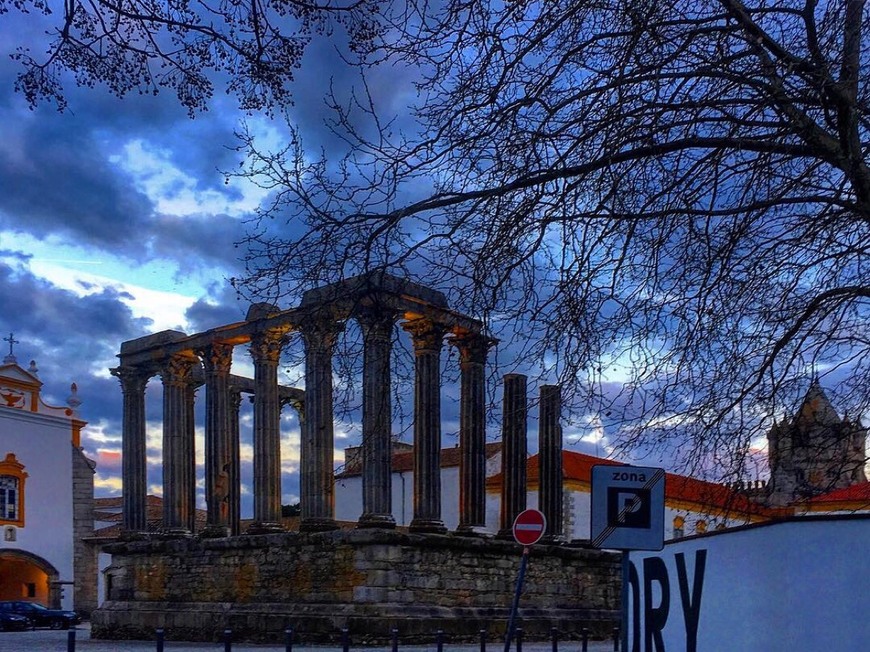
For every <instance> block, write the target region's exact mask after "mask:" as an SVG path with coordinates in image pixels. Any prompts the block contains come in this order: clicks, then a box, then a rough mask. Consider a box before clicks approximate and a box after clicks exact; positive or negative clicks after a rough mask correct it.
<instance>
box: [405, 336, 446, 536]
mask: <svg viewBox="0 0 870 652" xmlns="http://www.w3.org/2000/svg"><path fill="white" fill-rule="evenodd" d="M402 327H403V328H404V329H405V330H406V331H408V332H409V333H411V335H412V337H413V338H414V356H415V380H414V518H413V519H412V520H411V525H410V526H409V529H410V530H411V531H412V532H434V533H442V532H446V531H447V528H446V527H444V523H443V522H442V521H441V387H440V375H441V345H442V340H443V337H444V329H443V328H442V327H441V326H440V325H438V324H435V323H433V322H432V321H430V320H428V319H415V320H414V321H410V322H406V323H405V324H403V326H402Z"/></svg>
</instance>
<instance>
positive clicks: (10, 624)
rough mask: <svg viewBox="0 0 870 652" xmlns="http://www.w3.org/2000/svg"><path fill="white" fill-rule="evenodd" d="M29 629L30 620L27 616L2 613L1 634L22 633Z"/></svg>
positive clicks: (0, 616)
mask: <svg viewBox="0 0 870 652" xmlns="http://www.w3.org/2000/svg"><path fill="white" fill-rule="evenodd" d="M29 627H30V619H29V618H27V616H19V615H18V614H13V613H9V612H6V611H0V632H13V631H19V632H20V631H22V630H24V629H28V628H29Z"/></svg>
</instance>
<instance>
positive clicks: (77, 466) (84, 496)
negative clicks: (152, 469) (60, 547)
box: [72, 446, 98, 617]
mask: <svg viewBox="0 0 870 652" xmlns="http://www.w3.org/2000/svg"><path fill="white" fill-rule="evenodd" d="M72 469H73V478H72V480H73V486H72V492H73V580H74V590H73V609H75V610H76V611H78V612H79V613H80V614H81V615H82V616H85V617H87V616H88V615H89V614H90V613H91V611H93V610H94V609H96V608H97V573H98V569H97V554H98V551H97V549H96V548H95V547H94V546H93V545H91V544H89V543H88V542H87V541H86V539H88V538H90V537H93V536H94V463H93V462H91V461H90V460H89V459H88V458H87V457H85V455H84V453H83V452H82V450H81V449H80V448H76V447H75V446H73V447H72Z"/></svg>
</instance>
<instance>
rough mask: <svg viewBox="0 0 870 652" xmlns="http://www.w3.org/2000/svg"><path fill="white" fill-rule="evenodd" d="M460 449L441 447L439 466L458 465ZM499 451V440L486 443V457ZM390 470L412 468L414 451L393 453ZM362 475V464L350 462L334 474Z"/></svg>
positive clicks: (396, 470)
mask: <svg viewBox="0 0 870 652" xmlns="http://www.w3.org/2000/svg"><path fill="white" fill-rule="evenodd" d="M461 451H462V449H461V448H460V447H459V446H454V447H453V448H442V449H441V468H442V469H447V468H450V467H454V466H459V458H460V457H461V455H462V453H461ZM500 451H501V442H500V441H497V442H491V443H488V444H487V445H486V459H489V458H491V457H492V456H493V455H497V454H498V453H499V452H500ZM391 467H392V470H393V471H395V472H407V471H413V470H414V451H413V450H412V451H402V452H400V453H393V458H392V461H391ZM358 475H362V464H361V463H359V462H352V463H350V464H348V465H347V467H346V468H345V470H344V471H341V472H340V473H337V474H336V476H335V477H336V478H352V477H354V476H358Z"/></svg>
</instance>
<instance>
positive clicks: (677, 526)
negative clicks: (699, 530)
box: [674, 516, 686, 539]
mask: <svg viewBox="0 0 870 652" xmlns="http://www.w3.org/2000/svg"><path fill="white" fill-rule="evenodd" d="M685 526H686V519H684V518H683V517H682V516H675V517H674V538H675V539H682V538H683V528H684V527H685Z"/></svg>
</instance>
